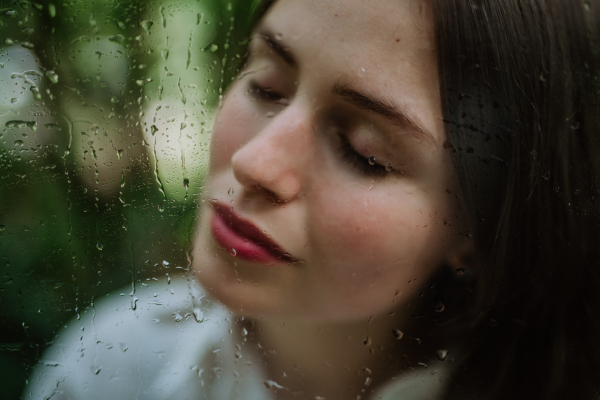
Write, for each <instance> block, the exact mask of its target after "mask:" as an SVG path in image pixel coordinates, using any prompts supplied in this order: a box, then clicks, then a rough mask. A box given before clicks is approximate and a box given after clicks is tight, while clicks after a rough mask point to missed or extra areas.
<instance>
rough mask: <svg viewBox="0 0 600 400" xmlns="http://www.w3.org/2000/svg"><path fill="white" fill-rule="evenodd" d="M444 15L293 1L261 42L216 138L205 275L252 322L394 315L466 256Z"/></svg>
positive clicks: (408, 3) (413, 5)
mask: <svg viewBox="0 0 600 400" xmlns="http://www.w3.org/2000/svg"><path fill="white" fill-rule="evenodd" d="M430 12H431V10H430V9H429V5H428V3H427V2H422V1H419V0H396V1H387V0H377V1H369V2H364V1H361V0H344V1H339V0H327V1H324V0H280V1H278V2H276V3H275V5H274V6H273V7H272V9H271V10H270V12H269V13H268V14H267V16H266V17H265V18H264V19H263V21H262V22H261V23H260V24H259V26H258V27H257V28H256V30H255V34H254V36H253V39H252V41H251V44H250V50H249V61H248V64H247V66H246V68H245V69H244V71H243V72H242V73H241V74H240V76H239V77H238V79H237V80H236V81H235V82H234V83H233V84H232V86H231V88H230V90H229V92H228V93H227V94H226V96H225V99H224V101H223V104H222V108H220V110H219V112H218V116H217V119H216V123H215V126H214V134H213V139H212V148H211V163H210V174H209V177H208V181H207V183H206V186H205V191H204V195H203V201H202V217H201V222H200V225H199V228H198V236H197V242H196V245H195V248H194V261H193V266H194V269H195V272H196V276H197V278H198V279H199V280H200V282H201V283H202V285H203V286H204V287H205V288H207V289H208V290H209V291H210V292H211V293H212V294H213V295H214V296H215V297H216V298H217V299H219V300H220V301H222V302H223V303H224V304H226V305H227V306H228V307H229V308H230V309H232V310H233V311H235V312H236V313H239V314H242V315H250V316H255V315H258V316H263V317H274V318H292V317H299V318H310V319H323V320H335V319H340V320H351V319H356V318H363V317H368V316H370V315H376V314H379V313H383V312H387V311H390V309H393V308H395V307H397V306H399V305H405V304H406V303H407V301H408V300H409V298H410V297H411V296H412V295H413V294H415V292H416V293H418V291H419V290H421V289H422V286H421V285H422V284H424V283H426V280H427V277H428V276H429V275H430V274H431V273H432V272H433V271H434V269H436V267H439V266H440V264H441V263H442V262H444V261H445V260H446V259H447V258H448V257H452V256H453V255H454V254H455V253H456V252H457V251H458V249H459V248H461V246H462V244H463V241H464V238H463V237H462V236H461V235H460V234H459V231H461V230H462V229H464V224H462V223H461V222H462V221H460V220H459V219H461V218H459V213H458V210H459V207H458V202H459V201H458V200H457V199H459V198H460V196H459V194H458V193H457V185H456V183H455V178H454V173H453V169H452V167H451V163H450V155H449V151H448V150H446V149H445V147H444V142H445V132H444V127H443V123H442V111H441V104H440V93H439V84H438V71H437V60H436V49H435V43H434V38H433V26H432V21H431V15H430Z"/></svg>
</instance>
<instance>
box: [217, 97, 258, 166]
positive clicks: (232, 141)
mask: <svg viewBox="0 0 600 400" xmlns="http://www.w3.org/2000/svg"><path fill="white" fill-rule="evenodd" d="M238 92H239V90H234V91H233V92H232V93H230V94H229V95H228V96H227V98H226V100H225V101H224V103H223V108H222V109H221V110H220V111H219V113H218V114H217V118H215V125H214V128H213V135H212V141H211V152H210V159H211V163H210V165H211V169H212V170H213V171H215V170H219V169H223V168H226V167H228V166H229V165H230V162H231V157H232V156H233V154H234V153H235V152H236V151H237V150H239V149H240V147H242V146H243V145H244V144H245V143H247V142H248V141H250V140H251V139H252V138H253V137H254V133H255V132H256V129H257V127H258V123H259V121H258V118H257V114H256V112H255V111H253V110H252V107H250V106H249V104H248V102H249V101H248V99H246V98H245V96H244V94H243V93H238Z"/></svg>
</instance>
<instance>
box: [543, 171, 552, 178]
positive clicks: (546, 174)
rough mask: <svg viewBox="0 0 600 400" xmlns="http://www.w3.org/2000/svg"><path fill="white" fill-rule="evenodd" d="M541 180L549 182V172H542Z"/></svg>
mask: <svg viewBox="0 0 600 400" xmlns="http://www.w3.org/2000/svg"><path fill="white" fill-rule="evenodd" d="M542 178H544V179H545V180H550V171H546V172H544V175H542Z"/></svg>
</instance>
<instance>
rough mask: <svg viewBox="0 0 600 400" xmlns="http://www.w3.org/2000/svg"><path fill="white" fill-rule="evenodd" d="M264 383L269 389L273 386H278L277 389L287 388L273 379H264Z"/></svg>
mask: <svg viewBox="0 0 600 400" xmlns="http://www.w3.org/2000/svg"><path fill="white" fill-rule="evenodd" d="M263 384H264V385H265V387H266V388H267V389H271V388H276V389H285V388H284V387H283V386H281V385H280V384H278V383H277V382H275V381H271V380H268V381H264V382H263Z"/></svg>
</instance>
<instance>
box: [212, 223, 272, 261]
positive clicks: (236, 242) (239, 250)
mask: <svg viewBox="0 0 600 400" xmlns="http://www.w3.org/2000/svg"><path fill="white" fill-rule="evenodd" d="M211 229H212V234H213V236H214V238H215V239H216V241H217V242H218V243H219V245H221V246H223V247H224V248H225V249H227V251H229V253H230V254H231V255H232V256H235V257H239V258H242V259H244V260H247V261H256V262H260V263H282V262H283V261H282V260H280V259H278V258H277V257H275V256H274V255H273V254H271V252H269V250H267V249H265V248H264V247H262V246H259V245H258V244H256V243H254V242H252V241H250V240H248V239H246V238H243V237H241V236H239V235H238V234H237V233H236V232H235V231H234V230H233V229H231V227H230V226H228V225H227V224H226V223H225V221H223V219H222V218H221V217H220V216H219V214H217V213H214V214H213V217H212V221H211Z"/></svg>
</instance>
